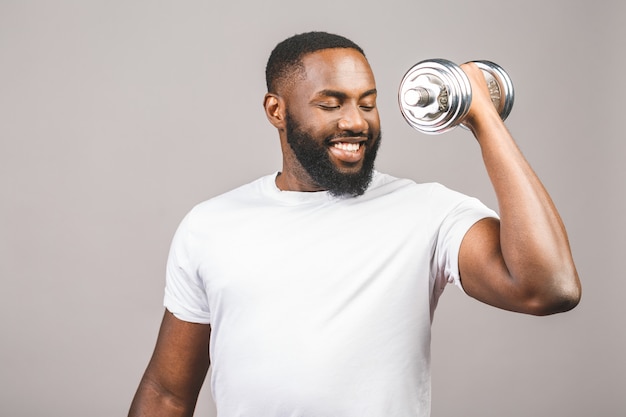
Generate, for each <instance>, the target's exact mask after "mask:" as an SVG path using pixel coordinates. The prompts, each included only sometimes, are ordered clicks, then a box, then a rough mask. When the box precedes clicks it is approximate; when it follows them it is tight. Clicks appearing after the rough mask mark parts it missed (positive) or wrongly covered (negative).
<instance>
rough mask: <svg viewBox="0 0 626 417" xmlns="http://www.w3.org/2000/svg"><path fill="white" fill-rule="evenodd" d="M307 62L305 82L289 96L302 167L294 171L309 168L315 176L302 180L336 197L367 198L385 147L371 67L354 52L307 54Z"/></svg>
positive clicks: (292, 137)
mask: <svg viewBox="0 0 626 417" xmlns="http://www.w3.org/2000/svg"><path fill="white" fill-rule="evenodd" d="M303 64H304V67H305V79H304V80H298V82H297V83H295V85H294V87H293V88H292V89H291V90H290V91H289V93H288V96H287V111H286V128H285V136H286V139H287V142H288V144H289V146H290V149H291V151H292V152H293V154H294V155H295V158H294V159H295V161H294V162H293V163H297V164H299V165H300V167H291V168H304V171H306V173H307V174H308V176H309V177H310V178H306V179H304V180H303V179H302V178H300V180H301V181H302V182H306V181H308V182H312V184H310V185H311V187H312V188H317V189H319V188H321V189H325V190H329V191H330V192H331V193H332V194H334V195H360V194H363V192H364V191H365V189H366V188H367V186H368V185H369V182H370V180H371V177H372V171H373V168H374V160H375V158H376V152H377V150H378V146H379V145H380V120H379V116H378V109H377V107H376V84H375V81H374V76H373V74H372V71H371V69H370V67H369V64H368V63H367V61H366V59H365V57H363V55H361V54H360V53H359V52H358V51H355V50H352V49H327V50H322V51H318V52H315V53H312V54H309V55H307V56H305V57H304V58H303ZM296 161H297V162H296ZM284 168H285V169H286V170H289V168H290V167H289V166H287V167H284ZM301 171H302V170H301V169H292V170H290V173H291V174H292V175H293V174H294V173H297V172H301Z"/></svg>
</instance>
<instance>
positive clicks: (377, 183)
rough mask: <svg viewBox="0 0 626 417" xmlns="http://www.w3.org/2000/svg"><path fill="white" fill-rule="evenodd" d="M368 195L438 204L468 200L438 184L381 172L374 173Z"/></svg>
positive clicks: (465, 196) (462, 195)
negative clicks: (409, 198)
mask: <svg viewBox="0 0 626 417" xmlns="http://www.w3.org/2000/svg"><path fill="white" fill-rule="evenodd" d="M368 193H370V194H371V195H373V196H382V195H400V196H402V197H404V198H407V197H412V198H416V199H418V200H419V201H421V202H433V203H434V202H440V201H445V200H458V199H464V198H469V197H468V196H467V195H464V194H462V193H460V192H458V191H455V190H452V189H450V188H448V187H446V186H445V185H443V184H440V183H438V182H425V183H420V182H416V181H414V180H412V179H408V178H398V177H394V176H393V175H389V174H385V173H382V172H375V174H374V176H373V178H372V183H371V185H370V188H369V189H368Z"/></svg>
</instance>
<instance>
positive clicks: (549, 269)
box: [459, 64, 581, 315]
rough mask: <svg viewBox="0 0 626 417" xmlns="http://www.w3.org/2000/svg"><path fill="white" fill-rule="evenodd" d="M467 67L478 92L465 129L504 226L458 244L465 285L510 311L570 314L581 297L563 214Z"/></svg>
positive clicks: (478, 230) (480, 228) (481, 227)
mask: <svg viewBox="0 0 626 417" xmlns="http://www.w3.org/2000/svg"><path fill="white" fill-rule="evenodd" d="M462 68H463V70H464V71H465V72H466V73H467V75H468V76H469V78H470V81H471V84H472V92H473V98H472V104H471V107H470V112H469V114H468V115H467V117H466V119H465V120H464V124H465V125H466V126H468V127H469V128H470V130H471V131H472V132H473V133H474V136H475V137H476V140H477V141H478V143H479V145H480V147H481V152H482V156H483V160H484V163H485V167H486V169H487V173H488V175H489V178H490V180H491V182H492V185H493V188H494V190H495V193H496V197H497V200H498V205H499V209H500V221H498V220H495V219H484V220H481V221H479V222H478V223H476V224H475V225H474V226H473V227H472V228H471V229H470V230H469V231H468V233H467V234H466V236H465V238H464V240H463V243H462V244H461V249H460V253H459V269H460V272H461V280H462V283H463V288H464V289H465V291H466V292H467V293H468V294H469V295H470V296H472V297H474V298H476V299H478V300H480V301H483V302H485V303H487V304H490V305H493V306H495V307H499V308H503V309H506V310H511V311H517V312H522V313H528V314H534V315H547V314H554V313H559V312H564V311H567V310H570V309H572V308H574V307H575V306H576V305H577V304H578V302H579V300H580V296H581V286H580V281H579V278H578V274H577V272H576V267H575V265H574V261H573V258H572V254H571V250H570V246H569V241H568V237H567V232H566V230H565V227H564V225H563V222H562V220H561V218H560V216H559V213H558V212H557V209H556V207H555V206H554V203H553V202H552V199H551V198H550V196H549V195H548V193H547V191H546V190H545V188H544V186H543V184H542V183H541V181H540V180H539V178H538V177H537V175H536V174H535V173H534V172H533V170H532V168H531V167H530V165H529V164H528V162H527V161H526V159H525V158H524V156H523V155H522V153H521V151H520V150H519V148H518V147H517V145H516V144H515V141H514V140H513V138H512V136H511V134H510V133H509V131H508V130H507V128H506V127H505V125H504V123H503V122H502V120H501V118H500V116H499V115H498V113H497V111H496V109H495V107H494V106H493V105H492V104H491V100H490V97H489V91H488V89H487V85H486V83H485V81H484V77H483V75H482V72H481V71H480V70H479V69H478V68H477V67H476V65H474V64H464V65H463V66H462Z"/></svg>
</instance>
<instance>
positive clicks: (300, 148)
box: [286, 113, 380, 196]
mask: <svg viewBox="0 0 626 417" xmlns="http://www.w3.org/2000/svg"><path fill="white" fill-rule="evenodd" d="M286 135H287V142H288V143H289V146H291V149H292V150H293V152H294V154H295V156H296V158H297V159H298V162H299V163H300V165H302V167H303V168H304V169H305V170H306V172H307V173H308V174H309V176H310V177H311V179H312V180H313V181H314V182H315V184H317V185H318V186H319V187H321V188H323V189H325V190H328V191H329V192H330V193H331V194H332V195H335V196H345V195H351V196H357V195H361V194H363V193H364V192H365V190H366V189H367V186H368V185H369V183H370V182H371V180H372V174H373V171H374V160H375V159H376V153H377V151H378V147H379V145H380V133H379V135H378V137H376V138H374V137H372V134H371V133H368V134H363V133H358V134H356V133H352V132H344V133H337V134H334V135H331V136H328V137H325V138H318V139H316V138H314V137H313V136H311V135H310V134H309V133H308V132H306V131H304V130H303V129H302V128H301V126H300V125H299V124H298V123H297V122H296V121H294V120H293V117H292V116H291V115H290V114H289V113H287V127H286ZM344 138H363V140H365V142H364V144H363V143H362V144H360V145H359V146H367V147H368V149H367V152H365V156H364V157H363V158H362V163H361V165H360V168H359V169H358V170H351V171H345V170H341V169H340V168H339V167H338V166H337V165H336V164H335V163H334V162H333V160H332V157H331V155H329V151H328V148H329V147H333V146H336V145H333V143H341V142H338V141H341V140H343V139H344ZM342 146H344V147H345V146H347V147H349V148H350V149H352V148H355V147H356V145H354V144H349V145H342ZM351 152H355V151H351Z"/></svg>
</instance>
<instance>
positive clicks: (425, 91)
mask: <svg viewBox="0 0 626 417" xmlns="http://www.w3.org/2000/svg"><path fill="white" fill-rule="evenodd" d="M474 63H475V64H476V65H477V66H478V67H479V68H480V69H481V70H482V72H483V75H484V76H485V81H486V82H487V86H488V88H489V92H490V95H491V100H492V102H493V104H494V106H495V107H496V109H497V110H498V113H499V114H500V117H501V118H502V120H504V119H506V117H507V116H508V115H509V113H510V112H511V108H512V107H513V99H514V95H513V84H512V82H511V79H510V78H509V76H508V74H507V73H506V72H505V71H504V70H503V69H502V67H500V66H498V65H496V64H494V63H493V62H490V61H474ZM398 100H399V102H400V110H401V112H402V115H403V116H404V118H405V120H406V121H407V122H408V123H409V124H410V125H411V126H412V127H413V128H414V129H416V130H419V131H420V132H423V133H427V134H440V133H444V132H446V131H448V130H450V129H453V128H455V127H456V126H457V125H459V124H460V122H461V121H462V120H463V118H464V117H465V116H466V115H467V112H468V111H469V107H470V104H471V101H472V90H471V85H470V81H469V79H468V78H467V75H465V72H463V70H462V69H461V67H459V66H458V65H456V64H455V63H453V62H451V61H448V60H445V59H430V60H425V61H421V62H418V63H417V64H415V65H414V66H413V67H411V69H409V71H408V72H407V73H406V74H405V76H404V78H403V79H402V83H401V84H400V90H399V92H398Z"/></svg>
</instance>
